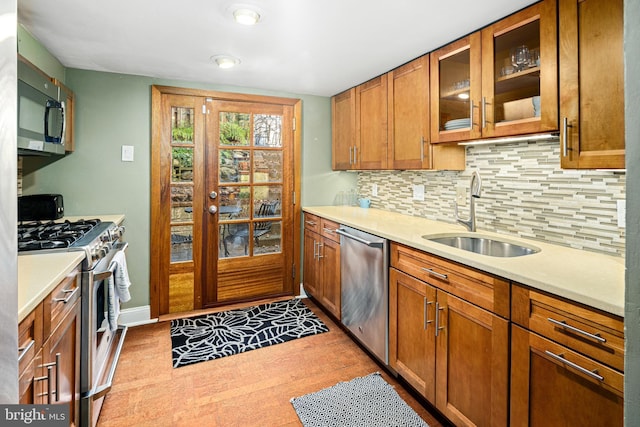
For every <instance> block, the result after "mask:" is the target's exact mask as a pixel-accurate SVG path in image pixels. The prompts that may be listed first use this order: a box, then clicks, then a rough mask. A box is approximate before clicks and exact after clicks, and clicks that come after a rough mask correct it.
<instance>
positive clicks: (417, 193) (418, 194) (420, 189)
mask: <svg viewBox="0 0 640 427" xmlns="http://www.w3.org/2000/svg"><path fill="white" fill-rule="evenodd" d="M413 200H424V185H422V184H418V185H415V184H414V185H413Z"/></svg>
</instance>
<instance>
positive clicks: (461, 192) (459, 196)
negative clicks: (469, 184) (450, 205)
mask: <svg viewBox="0 0 640 427" xmlns="http://www.w3.org/2000/svg"><path fill="white" fill-rule="evenodd" d="M466 196H467V189H466V188H464V187H456V202H457V203H458V204H459V205H464V199H465V197H466Z"/></svg>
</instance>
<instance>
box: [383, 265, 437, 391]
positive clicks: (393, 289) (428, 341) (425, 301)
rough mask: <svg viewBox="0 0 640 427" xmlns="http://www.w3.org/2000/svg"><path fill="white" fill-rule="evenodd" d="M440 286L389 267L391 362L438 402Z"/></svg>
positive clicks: (407, 378)
mask: <svg viewBox="0 0 640 427" xmlns="http://www.w3.org/2000/svg"><path fill="white" fill-rule="evenodd" d="M435 300H436V289H435V288H434V287H432V286H429V285H427V284H426V283H425V282H422V281H420V280H418V279H415V278H413V277H411V276H409V275H408V274H405V273H402V272H400V271H398V270H396V269H394V268H392V269H390V270H389V364H390V365H391V367H392V368H393V369H394V370H395V371H396V372H397V373H398V374H399V375H400V376H401V377H402V378H404V379H405V380H406V381H407V382H408V383H409V384H411V386H412V387H413V388H415V389H416V390H417V391H418V392H420V393H421V394H422V395H423V396H424V397H426V398H427V400H429V401H430V402H432V403H433V402H435V393H436V382H435V378H436V375H435V372H436V371H435V367H436V363H435V362H436V358H435V345H436V341H435V339H436V335H435V329H434V328H435V322H434V316H435V302H436V301H435Z"/></svg>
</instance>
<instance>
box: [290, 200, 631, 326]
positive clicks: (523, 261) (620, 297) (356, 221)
mask: <svg viewBox="0 0 640 427" xmlns="http://www.w3.org/2000/svg"><path fill="white" fill-rule="evenodd" d="M303 211H304V212H308V213H311V214H315V215H318V216H321V217H324V218H327V219H330V220H332V221H335V222H338V223H341V224H344V225H347V226H351V227H354V228H358V229H360V230H362V231H366V232H368V233H372V234H375V235H377V236H380V237H384V238H386V239H389V240H392V241H395V242H398V243H402V244H404V245H407V246H410V247H413V248H416V249H420V250H422V251H425V252H429V253H431V254H434V255H438V256H441V257H443V258H447V259H450V260H452V261H457V262H459V263H462V264H465V265H467V266H469V267H474V268H477V269H479V270H482V271H486V272H487V273H491V274H495V275H496V276H500V277H503V278H505V279H510V280H512V281H514V282H518V283H521V284H524V285H527V286H530V287H532V288H536V289H539V290H542V291H546V292H549V293H552V294H554V295H557V296H560V297H564V298H568V299H570V300H573V301H576V302H579V303H582V304H585V305H588V306H590V307H593V308H596V309H600V310H603V311H605V312H608V313H611V314H615V315H618V316H624V286H625V283H624V277H625V263H624V258H617V257H613V256H608V255H602V254H598V253H595V252H588V251H582V250H578V249H571V248H568V247H564V246H558V245H553V244H548V243H544V242H540V241H537V240H529V239H522V238H519V237H513V236H511V235H506V234H498V233H492V232H489V231H485V230H478V231H477V232H476V234H479V235H486V236H495V237H500V238H501V239H502V240H507V241H512V242H514V243H519V244H521V245H525V246H533V247H536V248H538V249H540V252H538V253H535V254H531V255H526V256H519V257H512V258H498V257H492V256H486V255H480V254H475V253H472V252H468V251H464V250H461V249H456V248H452V247H449V246H446V245H443V244H440V243H435V242H431V241H429V240H427V239H425V238H423V237H422V236H424V235H437V234H446V233H460V232H463V233H464V232H467V230H466V228H464V227H463V226H461V225H457V224H449V223H445V222H439V221H432V220H428V219H424V218H420V217H414V216H409V215H403V214H399V213H394V212H388V211H383V210H380V209H373V208H370V209H362V208H360V207H354V206H315V207H305V208H303Z"/></svg>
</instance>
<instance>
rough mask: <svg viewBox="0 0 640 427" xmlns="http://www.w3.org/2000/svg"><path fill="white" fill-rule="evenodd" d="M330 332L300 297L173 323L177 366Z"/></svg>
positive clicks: (173, 350)
mask: <svg viewBox="0 0 640 427" xmlns="http://www.w3.org/2000/svg"><path fill="white" fill-rule="evenodd" d="M328 330H329V328H327V326H326V325H325V324H324V323H323V322H322V321H321V320H320V319H319V318H318V317H317V316H316V315H315V314H313V312H312V311H311V310H309V308H308V307H307V306H306V305H305V304H304V302H303V301H302V300H301V299H299V298H294V299H291V300H287V301H279V302H274V303H269V304H261V305H258V306H255V307H248V308H243V309H237V310H229V311H224V312H221V313H212V314H207V315H203V316H198V317H192V318H189V319H177V320H172V321H171V347H172V349H171V354H172V358H173V367H174V368H179V367H181V366H186V365H191V364H193V363H198V362H205V361H207V360H213V359H219V358H221V357H225V356H231V355H233V354H237V353H242V352H245V351H249V350H255V349H257V348H261V347H266V346H270V345H274V344H280V343H283V342H286V341H291V340H294V339H297V338H302V337H306V336H309V335H315V334H319V333H322V332H327V331H328Z"/></svg>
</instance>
